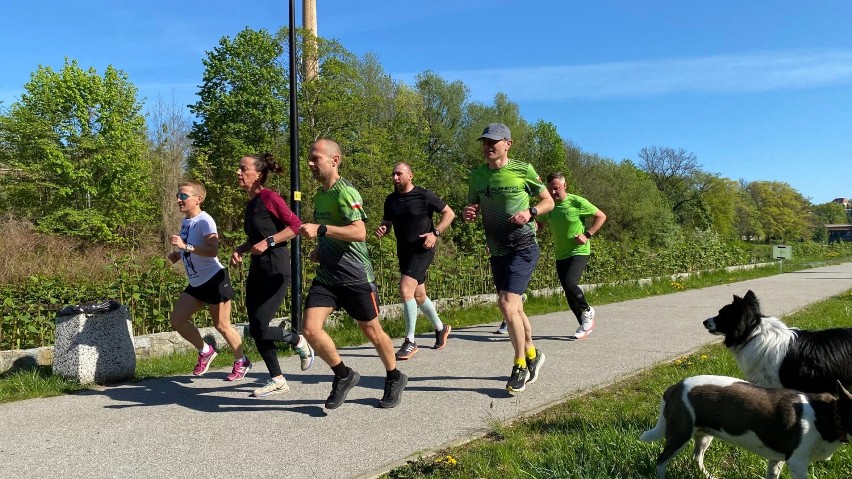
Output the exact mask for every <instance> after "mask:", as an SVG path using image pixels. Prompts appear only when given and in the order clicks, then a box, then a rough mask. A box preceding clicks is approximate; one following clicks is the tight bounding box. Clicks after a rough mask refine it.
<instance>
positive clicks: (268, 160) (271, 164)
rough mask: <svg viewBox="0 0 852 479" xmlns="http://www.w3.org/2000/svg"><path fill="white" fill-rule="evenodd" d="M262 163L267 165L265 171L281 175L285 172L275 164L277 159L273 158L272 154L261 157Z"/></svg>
mask: <svg viewBox="0 0 852 479" xmlns="http://www.w3.org/2000/svg"><path fill="white" fill-rule="evenodd" d="M260 161H261V162H262V163H264V164H265V165H266V168H265V169H266V170H268V171H271V172H272V173H281V172H282V171H284V168H282V167H281V165H279V164H278V163H276V162H275V158H274V157H273V156H272V153H264V154H262V155H260Z"/></svg>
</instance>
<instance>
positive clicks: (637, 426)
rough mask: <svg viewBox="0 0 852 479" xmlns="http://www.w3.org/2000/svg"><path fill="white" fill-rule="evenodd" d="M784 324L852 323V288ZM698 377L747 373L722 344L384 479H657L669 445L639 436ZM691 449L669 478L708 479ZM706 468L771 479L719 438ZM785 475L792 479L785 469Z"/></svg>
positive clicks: (831, 475) (835, 462) (846, 461)
mask: <svg viewBox="0 0 852 479" xmlns="http://www.w3.org/2000/svg"><path fill="white" fill-rule="evenodd" d="M785 321H786V322H787V323H788V324H790V325H792V326H798V327H801V328H807V329H821V328H827V327H832V326H833V327H837V326H852V290H851V291H847V292H846V293H845V294H843V295H840V296H837V297H834V298H831V299H828V300H826V301H823V302H820V303H817V304H814V305H811V306H808V307H807V308H805V309H802V310H800V311H798V312H797V313H795V314H793V315H790V316H787V317H786V318H785ZM698 374H718V375H726V376H740V373H739V370H738V369H737V365H736V362H735V361H734V359H733V356H732V355H731V354H730V353H728V352H727V351H726V350H725V348H724V347H723V346H722V345H721V344H716V345H712V346H708V347H706V348H703V349H701V350H699V351H698V352H696V353H693V354H690V355H687V356H683V357H680V358H677V359H676V360H674V361H671V362H668V363H664V364H660V365H658V366H656V367H654V368H652V369H650V370H648V371H645V372H643V373H641V374H639V375H637V376H634V377H631V378H630V379H627V380H624V381H621V382H619V383H617V384H615V385H612V386H610V387H606V388H603V389H600V390H596V391H592V392H590V393H588V394H584V395H582V396H578V397H576V398H573V399H570V400H568V401H567V402H565V403H563V404H560V405H558V406H555V407H553V408H550V409H548V410H546V411H544V412H542V413H539V414H537V415H535V416H533V417H530V418H527V419H523V420H520V421H518V422H516V423H514V424H512V425H500V424H495V425H494V426H493V429H494V430H493V432H492V433H491V434H489V435H488V436H486V437H485V438H482V439H479V440H476V441H473V442H471V443H468V444H467V445H464V446H460V447H456V448H452V449H447V450H444V451H440V452H439V453H438V454H436V455H434V456H431V457H428V458H420V459H419V460H416V461H412V462H410V463H409V465H407V466H404V467H401V468H397V469H395V470H393V471H391V472H390V473H389V474H387V475H386V476H385V477H387V478H392V479H402V478H425V477H436V478H469V477H476V478H479V477H488V478H490V477H507V478H510V477H511V478H540V479H545V478H582V479H597V478H600V479H604V478H606V479H611V478H625V479H626V478H650V477H656V474H655V461H656V457H657V455H658V454H659V453H660V451H661V450H662V443H661V442H657V443H653V444H645V443H642V442H640V441H639V440H638V437H639V435H640V434H641V433H642V432H643V431H645V430H647V429H650V428H651V427H653V426H654V424H655V423H656V419H657V413H658V407H659V401H660V397H661V396H662V393H663V391H665V389H666V388H667V387H668V386H669V385H671V384H673V383H675V382H677V381H679V380H681V379H683V378H685V377H687V376H694V375H698ZM689 451H691V449H688V450H685V451H683V452H681V453H680V454H679V455H678V456H677V457H676V458H675V459H674V460H673V461H672V462H671V463H670V464H669V467H668V471H667V476H666V477H668V478H671V479H678V478H694V477H701V474H700V472H699V471H698V468H697V467H696V465H695V463H694V462H693V461H692V459H691V453H690V452H689ZM705 465H706V466H707V467H708V469H709V470H710V471H711V473H714V474H716V475H719V474H724V476H725V477H764V475H765V472H766V461H765V460H764V459H762V458H760V457H758V456H756V455H754V454H751V453H748V452H746V451H744V450H742V449H737V448H734V447H732V446H729V445H728V444H726V443H723V442H721V441H715V442H714V443H713V445H712V446H711V448H710V449H709V451H708V454H707V457H706V458H705ZM811 474H812V476H811V477H818V478H820V479H848V478H849V477H852V448H849V447H844V448H841V449H840V450H839V451H838V452H837V453H836V454H835V455H834V457H833V458H832V460H831V461H826V462H820V463H816V464H813V465H812V466H811ZM782 477H790V476H789V472H788V471H787V470H786V469H785V471H784V474H782Z"/></svg>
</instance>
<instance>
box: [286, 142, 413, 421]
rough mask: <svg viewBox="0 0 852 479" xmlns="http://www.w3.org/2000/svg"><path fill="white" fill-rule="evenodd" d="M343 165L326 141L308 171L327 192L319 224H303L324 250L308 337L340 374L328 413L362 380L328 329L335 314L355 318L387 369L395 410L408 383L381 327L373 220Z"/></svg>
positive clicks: (309, 305) (315, 148)
mask: <svg viewBox="0 0 852 479" xmlns="http://www.w3.org/2000/svg"><path fill="white" fill-rule="evenodd" d="M342 161H343V154H342V153H341V151H340V146H339V145H338V144H337V143H335V142H334V141H331V140H328V139H321V140H317V141H315V142H314V143H313V144H312V145H311V151H310V153H309V156H308V168H310V170H311V175H312V176H313V177H314V179H315V180H317V181H319V182H320V184H321V188H320V189H319V191H317V193H316V194H315V195H314V221H315V222H314V223H303V224H302V226H301V228H299V231H300V233H301V234H302V236H303V237H305V238H309V239H314V238H316V239H317V241H318V243H319V245H318V247H317V248H316V249H315V250H314V251H313V252H312V253H311V256H310V258H311V260H312V261H318V262H319V266H318V267H317V273H316V277H315V278H314V280H313V282H312V283H311V288H310V290H309V291H308V297H307V298H306V299H305V318H304V331H303V335H304V336H305V338H306V339H307V340H308V342H309V343H310V345H311V347H313V348H314V351H315V352H316V354H317V355H318V356H319V357H321V358H322V359H323V361H325V362H326V363H327V364H328V365H329V366H330V367H331V369H332V371H334V382H333V383H332V386H331V394H330V395H329V396H328V399H327V400H326V401H325V407H326V409H336V408H338V407H340V405H341V404H343V402H344V401H345V400H346V395H347V394H348V393H349V391H350V390H351V389H352V388H353V387H355V385H356V384H357V383H358V380H359V379H360V378H361V376H360V375H359V374H358V373H357V372H355V370H353V369H351V368H349V367H347V366H346V365H345V364H343V360H342V359H340V354H338V352H337V347H336V346H335V344H334V341H333V340H332V339H331V336H329V335H328V333H326V332H325V330H324V329H323V326H324V325H325V320H326V319H327V318H328V316H329V315H330V314H331V313H332V312H334V310H335V309H338V308H342V309H343V310H345V311H346V312H347V313H349V315H350V316H352V318H353V319H355V321H356V322H357V323H358V326H359V327H360V328H361V331H362V332H363V333H364V334H365V335H366V336H367V339H369V340H370V342H371V343H373V346H375V348H376V352H377V353H379V358H380V359H381V360H382V363H384V366H385V370H386V371H387V377H386V378H385V392H384V396H382V399H381V401H380V402H379V404H380V405H381V407H384V408H391V407H394V406H396V405H397V404H399V400H400V396H401V395H402V390H403V389H404V388H405V385H406V383H407V382H408V377H407V376H406V375H405V374H402V373H401V372H399V370H398V369H397V368H396V358H395V357H394V351H393V343H392V342H391V339H390V336H388V335H387V333H385V331H384V329H382V325H381V323H380V322H379V298H378V292H377V290H376V283H375V277H374V276H373V265H372V263H371V262H370V256H369V254H368V252H367V243H366V240H367V227H366V224H365V223H364V221H365V220H366V219H367V215H366V213H364V207H363V205H362V204H361V195H360V193H358V190H356V189H355V187H353V186H352V184H351V183H349V182H348V181H346V180H345V179H343V178H341V177H340V172H339V168H340V163H341V162H342Z"/></svg>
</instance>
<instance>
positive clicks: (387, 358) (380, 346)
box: [314, 318, 396, 371]
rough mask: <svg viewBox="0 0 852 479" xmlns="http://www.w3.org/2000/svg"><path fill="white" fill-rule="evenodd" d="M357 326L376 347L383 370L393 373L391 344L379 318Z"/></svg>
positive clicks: (393, 362)
mask: <svg viewBox="0 0 852 479" xmlns="http://www.w3.org/2000/svg"><path fill="white" fill-rule="evenodd" d="M358 326H359V327H360V328H361V331H363V332H364V335H365V336H367V339H369V340H370V342H371V343H373V346H375V347H376V352H377V353H379V358H381V360H382V363H383V364H384V365H385V370H387V371H393V370H394V369H396V356H394V354H393V343H392V342H391V338H390V336H388V334H387V333H386V332H385V330H384V329H382V324H381V323H380V322H379V318H373V319H371V320H369V321H358ZM314 349H316V348H314ZM323 359H324V358H323ZM335 364H336V363H335Z"/></svg>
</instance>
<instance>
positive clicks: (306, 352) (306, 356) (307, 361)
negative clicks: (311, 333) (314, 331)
mask: <svg viewBox="0 0 852 479" xmlns="http://www.w3.org/2000/svg"><path fill="white" fill-rule="evenodd" d="M299 344H301V345H302V346H294V348H295V349H296V353H297V354H298V355H299V358H300V359H301V368H302V371H307V370H308V369H310V367H311V366H313V365H314V348H312V347H311V345H310V344H308V340H307V339H305V337H304V336H302V335H301V334H300V335H299Z"/></svg>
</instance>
